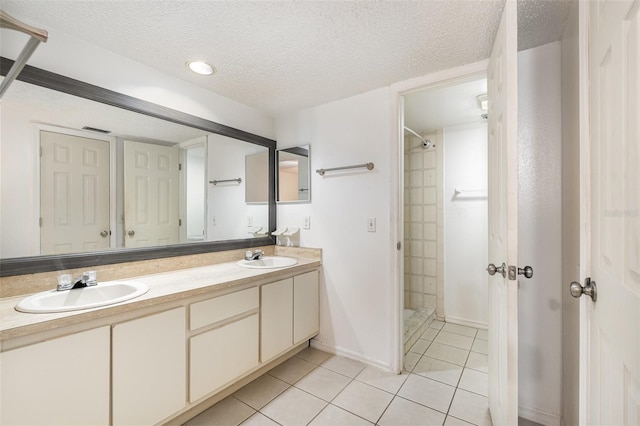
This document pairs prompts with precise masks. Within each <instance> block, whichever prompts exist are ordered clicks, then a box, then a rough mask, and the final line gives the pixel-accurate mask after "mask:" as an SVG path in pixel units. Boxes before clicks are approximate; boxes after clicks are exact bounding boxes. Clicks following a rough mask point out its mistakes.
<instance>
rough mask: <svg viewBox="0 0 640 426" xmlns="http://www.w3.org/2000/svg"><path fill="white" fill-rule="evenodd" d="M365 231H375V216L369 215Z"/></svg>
mask: <svg viewBox="0 0 640 426" xmlns="http://www.w3.org/2000/svg"><path fill="white" fill-rule="evenodd" d="M367 231H369V232H376V218H375V217H370V218H368V219H367Z"/></svg>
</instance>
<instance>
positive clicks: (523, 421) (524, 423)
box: [518, 417, 542, 426]
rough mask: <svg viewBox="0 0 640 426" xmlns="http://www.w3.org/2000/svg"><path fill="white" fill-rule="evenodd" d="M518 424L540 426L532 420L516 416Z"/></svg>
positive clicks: (521, 425) (519, 425)
mask: <svg viewBox="0 0 640 426" xmlns="http://www.w3.org/2000/svg"><path fill="white" fill-rule="evenodd" d="M518 426H542V425H541V424H540V423H536V422H534V421H532V420H529V419H525V418H524V417H518Z"/></svg>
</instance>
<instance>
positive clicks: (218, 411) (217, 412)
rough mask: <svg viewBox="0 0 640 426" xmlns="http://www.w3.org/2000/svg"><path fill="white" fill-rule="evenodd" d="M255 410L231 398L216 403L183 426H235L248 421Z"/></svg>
mask: <svg viewBox="0 0 640 426" xmlns="http://www.w3.org/2000/svg"><path fill="white" fill-rule="evenodd" d="M255 412H256V410H254V409H253V408H251V407H249V406H248V405H246V404H243V403H242V402H240V401H239V400H237V399H235V398H234V397H232V396H229V397H227V398H225V399H223V400H222V401H220V402H218V403H217V404H216V405H214V406H213V407H211V408H209V409H208V410H206V411H204V412H202V413H200V414H199V415H197V416H196V417H194V418H193V419H191V420H189V421H188V422H187V423H185V426H200V425H227V426H236V425H239V424H240V423H242V422H243V421H244V420H246V419H248V418H249V417H251V416H252V415H253V413H255Z"/></svg>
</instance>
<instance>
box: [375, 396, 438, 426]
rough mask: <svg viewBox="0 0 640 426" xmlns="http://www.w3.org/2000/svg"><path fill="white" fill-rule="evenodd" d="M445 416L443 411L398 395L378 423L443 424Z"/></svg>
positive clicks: (389, 425)
mask: <svg viewBox="0 0 640 426" xmlns="http://www.w3.org/2000/svg"><path fill="white" fill-rule="evenodd" d="M444 418H445V415H444V414H443V413H439V412H438V411H436V410H432V409H431V408H427V407H425V406H423V405H420V404H416V403H415V402H411V401H408V400H406V399H403V398H399V397H397V396H396V397H395V398H394V399H393V401H391V404H390V405H389V407H388V408H387V411H385V412H384V414H383V415H382V418H381V419H380V421H379V422H378V424H379V425H381V426H401V425H407V426H416V425H420V426H428V425H441V424H442V422H443V421H444Z"/></svg>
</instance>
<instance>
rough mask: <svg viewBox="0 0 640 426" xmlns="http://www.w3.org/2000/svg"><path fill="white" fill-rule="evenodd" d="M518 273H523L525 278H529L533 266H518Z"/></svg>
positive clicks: (531, 275)
mask: <svg viewBox="0 0 640 426" xmlns="http://www.w3.org/2000/svg"><path fill="white" fill-rule="evenodd" d="M518 275H524V277H525V278H531V277H533V268H532V267H531V266H525V267H524V268H518Z"/></svg>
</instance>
